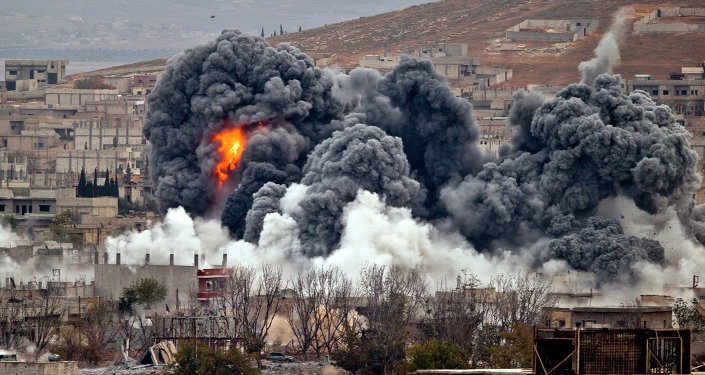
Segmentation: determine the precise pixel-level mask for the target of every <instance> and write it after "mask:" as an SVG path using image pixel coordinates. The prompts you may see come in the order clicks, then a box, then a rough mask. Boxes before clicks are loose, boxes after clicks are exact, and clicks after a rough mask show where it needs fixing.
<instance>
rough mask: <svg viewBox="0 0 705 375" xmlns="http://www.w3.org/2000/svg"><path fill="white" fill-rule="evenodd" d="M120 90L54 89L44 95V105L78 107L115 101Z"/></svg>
mask: <svg viewBox="0 0 705 375" xmlns="http://www.w3.org/2000/svg"><path fill="white" fill-rule="evenodd" d="M117 98H118V90H115V89H99V90H91V89H53V90H47V91H46V93H45V95H44V104H45V105H46V106H48V107H54V106H55V107H61V106H64V107H66V106H68V107H77V106H83V105H86V104H87V103H88V102H92V101H100V100H115V99H117Z"/></svg>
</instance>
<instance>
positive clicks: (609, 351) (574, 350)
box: [534, 329, 690, 375]
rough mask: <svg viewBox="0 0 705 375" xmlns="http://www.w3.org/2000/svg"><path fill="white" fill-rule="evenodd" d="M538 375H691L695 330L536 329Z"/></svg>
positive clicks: (535, 363)
mask: <svg viewBox="0 0 705 375" xmlns="http://www.w3.org/2000/svg"><path fill="white" fill-rule="evenodd" d="M534 374H536V375H549V374H559V375H568V374H575V375H578V374H585V375H588V374H590V375H593V374H594V375H597V374H613V375H616V374H619V375H631V374H690V330H687V329H657V330H653V329H576V330H572V329H570V330H566V329H555V330H554V329H535V330H534Z"/></svg>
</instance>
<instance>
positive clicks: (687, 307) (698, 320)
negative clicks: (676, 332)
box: [673, 298, 705, 342]
mask: <svg viewBox="0 0 705 375" xmlns="http://www.w3.org/2000/svg"><path fill="white" fill-rule="evenodd" d="M699 307H700V302H699V301H698V299H697V298H693V299H692V300H690V301H689V302H686V301H685V300H684V299H683V298H678V299H676V302H675V303H673V316H674V318H675V321H676V324H678V328H680V329H690V332H691V336H690V338H691V341H692V342H695V341H702V340H703V338H705V337H704V336H705V318H703V315H702V314H701V313H700V310H699Z"/></svg>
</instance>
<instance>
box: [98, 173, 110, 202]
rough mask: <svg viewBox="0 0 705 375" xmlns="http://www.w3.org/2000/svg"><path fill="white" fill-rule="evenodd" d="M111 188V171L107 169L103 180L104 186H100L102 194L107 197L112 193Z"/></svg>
mask: <svg viewBox="0 0 705 375" xmlns="http://www.w3.org/2000/svg"><path fill="white" fill-rule="evenodd" d="M110 190H111V188H110V171H108V170H107V169H106V170H105V181H103V186H101V187H100V196H102V197H107V196H110V195H112V194H111V191H110Z"/></svg>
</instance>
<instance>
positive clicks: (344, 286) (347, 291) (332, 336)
mask: <svg viewBox="0 0 705 375" xmlns="http://www.w3.org/2000/svg"><path fill="white" fill-rule="evenodd" d="M317 285H318V286H319V288H320V293H319V308H318V310H317V313H316V314H315V315H314V320H315V321H316V326H317V328H318V334H317V335H316V336H315V337H314V340H313V349H314V351H315V352H316V356H317V357H318V358H320V357H321V353H322V351H323V350H326V351H327V352H328V353H332V352H333V350H334V349H335V348H336V347H337V346H338V342H339V340H340V337H341V336H342V334H343V332H344V330H345V327H346V326H347V325H351V324H352V325H354V324H356V321H355V319H353V304H352V299H351V298H350V297H351V295H352V291H353V286H352V281H351V280H350V279H349V278H348V277H347V276H345V273H344V272H343V271H342V270H340V269H339V268H337V267H332V268H327V269H325V268H322V269H320V270H319V271H318V282H317Z"/></svg>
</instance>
